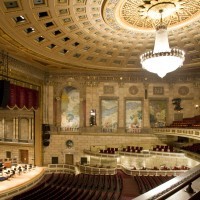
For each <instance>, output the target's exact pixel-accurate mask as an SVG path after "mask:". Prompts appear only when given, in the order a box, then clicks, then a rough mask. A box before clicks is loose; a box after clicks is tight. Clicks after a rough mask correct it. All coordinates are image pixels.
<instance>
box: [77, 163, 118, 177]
mask: <svg viewBox="0 0 200 200" xmlns="http://www.w3.org/2000/svg"><path fill="white" fill-rule="evenodd" d="M79 169H80V172H83V173H84V174H99V175H100V174H105V175H114V174H117V168H115V167H110V168H106V167H102V168H100V167H93V166H89V165H79Z"/></svg>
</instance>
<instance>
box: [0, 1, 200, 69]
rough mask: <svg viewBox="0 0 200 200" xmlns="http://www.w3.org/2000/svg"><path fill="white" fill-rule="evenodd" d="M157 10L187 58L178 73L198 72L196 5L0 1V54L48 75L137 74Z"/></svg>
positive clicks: (199, 36)
mask: <svg viewBox="0 0 200 200" xmlns="http://www.w3.org/2000/svg"><path fill="white" fill-rule="evenodd" d="M160 10H162V11H163V12H162V19H163V22H164V23H165V24H167V27H168V36H169V44H170V47H178V48H180V49H183V50H184V51H185V53H186V59H185V62H184V66H183V67H182V68H181V69H180V70H183V71H184V70H185V71H187V70H195V71H196V70H199V69H200V31H199V30H200V1H199V0H171V1H170V0H169V1H167V0H155V1H150V0H149V1H144V0H2V1H0V49H2V50H4V51H5V52H8V54H9V55H11V56H12V57H14V58H17V59H19V60H23V61H25V62H27V63H31V64H32V65H34V66H36V67H38V68H40V69H42V70H44V71H49V72H57V71H59V72H62V71H63V72H64V71H66V70H69V71H74V70H75V71H82V70H84V71H86V70H90V71H96V70H98V71H99V70H101V71H105V70H109V71H125V72H129V71H130V72H141V71H144V70H143V69H142V67H141V64H140V55H141V54H142V53H144V52H145V51H149V50H151V49H153V46H154V39H155V27H156V25H158V24H159V23H160V19H161V16H160V14H159V11H160Z"/></svg>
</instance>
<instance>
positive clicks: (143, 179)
mask: <svg viewBox="0 0 200 200" xmlns="http://www.w3.org/2000/svg"><path fill="white" fill-rule="evenodd" d="M172 178H174V177H173V176H134V179H135V181H136V183H137V185H138V188H139V191H140V194H143V193H145V192H148V191H149V190H151V189H153V188H155V187H157V186H159V185H161V184H163V183H165V182H166V181H169V180H170V179H172Z"/></svg>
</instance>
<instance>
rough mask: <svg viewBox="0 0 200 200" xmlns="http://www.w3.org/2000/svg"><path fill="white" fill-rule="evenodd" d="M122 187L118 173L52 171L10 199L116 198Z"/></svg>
mask: <svg viewBox="0 0 200 200" xmlns="http://www.w3.org/2000/svg"><path fill="white" fill-rule="evenodd" d="M122 189H123V181H122V177H121V176H119V175H89V174H78V175H74V174H65V173H64V174H63V173H59V174H56V173H53V174H49V175H48V174H47V175H45V177H44V179H43V181H41V182H40V183H39V184H37V185H36V186H35V187H34V188H32V189H30V190H28V191H26V192H24V193H22V194H19V195H17V196H15V197H13V198H12V200H34V199H37V200H40V199H41V200H42V199H52V200H60V199H62V200H64V199H67V200H69V199H70V200H87V199H88V200H98V199H105V200H109V199H110V200H118V199H119V198H120V196H121V192H122Z"/></svg>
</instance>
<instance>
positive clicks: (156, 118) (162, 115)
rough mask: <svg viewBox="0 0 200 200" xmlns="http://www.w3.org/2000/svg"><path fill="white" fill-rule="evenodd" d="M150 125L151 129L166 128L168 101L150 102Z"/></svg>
mask: <svg viewBox="0 0 200 200" xmlns="http://www.w3.org/2000/svg"><path fill="white" fill-rule="evenodd" d="M149 108H150V124H151V127H164V126H165V124H166V112H167V101H166V100H151V101H150V106H149Z"/></svg>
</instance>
